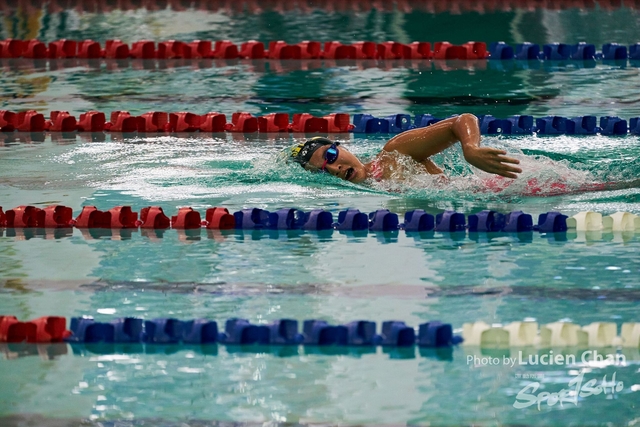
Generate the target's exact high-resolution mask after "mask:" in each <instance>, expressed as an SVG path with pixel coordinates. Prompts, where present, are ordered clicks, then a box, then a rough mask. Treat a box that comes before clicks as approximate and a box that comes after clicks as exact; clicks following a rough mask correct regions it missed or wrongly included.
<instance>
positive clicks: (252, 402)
mask: <svg viewBox="0 0 640 427" xmlns="http://www.w3.org/2000/svg"><path fill="white" fill-rule="evenodd" d="M3 13H4V15H3V18H4V20H0V22H2V31H3V32H2V33H1V35H2V36H3V37H9V36H14V37H34V36H37V37H39V38H41V39H43V40H45V41H49V40H54V39H57V38H60V37H69V38H76V39H79V38H89V37H92V38H94V39H95V40H98V41H104V40H105V39H107V38H111V37H120V38H122V39H123V40H124V41H128V42H130V41H133V40H138V39H142V38H150V39H154V40H164V39H168V38H171V37H175V38H180V39H185V40H190V39H191V38H203V39H218V38H223V37H224V38H227V37H228V38H231V39H232V40H233V41H234V42H237V43H238V42H241V41H245V40H248V39H250V38H256V39H258V40H262V41H268V40H270V39H276V38H278V39H284V40H286V41H289V42H297V41H299V40H302V39H306V38H312V39H322V40H329V39H340V40H341V41H345V42H350V41H355V40H359V39H366V40H375V41H382V40H387V39H397V40H400V41H411V40H413V39H423V40H425V39H426V40H437V39H445V38H447V39H449V40H450V41H451V42H454V43H459V42H465V41H467V40H469V39H477V40H484V41H493V40H498V39H503V40H505V41H507V42H510V43H515V42H518V41H524V40H523V38H525V39H528V40H531V41H534V42H538V43H545V42H549V41H559V42H575V41H580V40H584V41H587V42H592V43H596V44H597V43H604V42H608V41H613V40H612V39H611V38H616V39H617V40H618V41H620V42H624V43H632V42H635V41H636V39H637V38H638V34H637V31H638V30H637V29H638V28H640V26H638V25H637V22H638V20H639V18H640V16H639V14H638V12H637V11H636V10H634V9H629V8H625V7H620V8H617V9H614V10H611V11H606V10H603V9H601V8H599V7H596V8H595V9H587V10H582V11H581V10H578V9H568V10H562V11H552V10H544V9H537V10H535V11H527V10H520V9H516V10H513V11H509V12H503V11H499V12H487V13H484V14H478V13H476V12H463V13H461V14H460V15H455V14H452V13H449V12H442V13H438V14H429V13H424V12H419V11H413V12H410V13H402V12H400V11H395V12H375V11H371V12H358V13H355V12H348V13H347V12H326V11H323V10H320V9H314V8H312V9H311V11H310V12H301V11H299V10H292V11H288V12H282V13H278V12H275V11H273V10H269V9H268V8H265V10H264V11H262V12H260V13H256V14H251V13H248V12H242V13H238V12H231V11H217V12H206V11H201V10H196V9H192V10H186V11H182V12H171V11H169V10H160V11H146V10H144V9H138V10H129V11H120V10H113V11H110V12H104V13H91V12H86V11H85V12H82V13H81V12H79V11H78V9H77V8H76V9H71V8H70V9H61V10H58V11H55V12H51V11H50V10H49V9H46V8H44V9H38V8H36V9H33V10H31V11H30V12H28V13H27V12H26V11H24V10H11V9H6V10H4V11H3ZM29 17H31V19H28V18H29ZM577 18H580V19H577ZM21 23H24V25H23V24H21ZM427 24H429V25H427ZM587 24H588V25H587ZM345 25H346V26H348V28H351V29H352V32H349V34H346V35H345V34H344V28H345ZM25 28H27V29H31V30H29V31H27V30H25ZM185 28H188V30H186V31H185ZM451 28H458V29H459V31H458V32H456V33H455V34H452V33H451ZM312 30H313V31H312ZM54 62H55V61H51V62H48V61H47V62H44V63H37V62H36V61H32V60H11V61H9V60H4V62H2V63H0V66H2V67H3V73H2V77H1V79H2V85H0V103H1V108H2V109H10V110H23V109H29V108H33V109H37V110H38V111H41V112H48V111H51V110H58V109H64V110H67V111H69V112H70V113H72V114H75V115H77V114H79V113H81V112H84V111H87V110H89V109H96V110H100V111H105V112H109V111H111V110H115V109H118V110H128V111H130V112H131V113H132V114H141V113H144V112H146V111H151V110H160V111H191V112H195V113H199V114H202V113H206V112H208V111H220V112H223V113H226V114H227V115H230V114H231V113H233V112H235V111H249V112H251V113H253V114H257V115H259V114H266V113H270V112H288V113H297V112H310V113H313V114H316V115H320V114H328V113H332V112H347V113H351V114H354V113H360V112H365V113H371V114H374V115H389V114H395V113H409V114H418V113H431V114H434V115H436V116H439V117H446V116H448V115H451V114H459V113H463V112H472V113H476V114H493V115H494V116H497V117H504V116H508V115H512V114H531V115H534V116H536V117H540V116H544V115H565V116H572V115H588V114H593V115H597V116H603V115H619V116H621V117H623V118H627V119H628V118H630V117H634V116H640V101H639V100H638V97H637V93H636V92H637V91H636V87H637V79H638V70H639V68H637V67H636V66H634V64H632V63H630V62H629V63H626V62H625V63H623V64H621V63H613V64H611V63H603V62H602V61H600V62H596V63H574V62H568V63H542V62H537V61H536V62H532V63H516V62H504V63H502V62H501V63H494V62H490V61H488V62H487V63H486V64H480V63H466V62H465V63H462V62H449V63H438V62H436V61H434V62H426V61H425V63H398V64H385V63H379V62H373V61H372V62H367V63H363V62H353V63H338V64H331V63H325V62H322V61H319V62H318V63H313V64H306V65H305V64H302V63H293V62H290V61H289V62H288V61H281V62H277V61H268V62H266V63H258V62H246V61H235V62H234V61H230V62H215V61H209V62H207V61H199V62H184V61H173V62H171V61H167V62H164V63H161V62H156V61H151V62H148V63H141V62H136V61H125V62H123V63H114V62H109V61H98V62H97V63H82V62H81V61H75V62H74V61H71V62H65V63H62V62H61V63H54ZM305 67H306V69H305ZM332 137H335V138H337V139H339V140H340V141H341V142H342V143H343V144H344V146H347V147H348V148H349V149H350V150H351V151H352V152H354V153H356V154H357V155H359V156H360V157H363V158H371V157H373V156H374V155H375V154H376V153H377V152H378V151H379V150H380V148H381V147H382V146H383V145H384V143H385V142H386V141H387V139H388V138H389V135H367V136H363V135H359V136H354V135H349V134H342V135H333V136H332ZM304 138H305V136H304V135H297V134H291V135H289V134H281V135H261V134H252V135H243V134H220V135H217V134H214V135H209V134H192V135H139V136H136V137H123V136H122V135H117V134H112V135H106V136H104V137H101V136H97V135H93V136H92V135H80V134H79V135H60V134H50V135H49V134H48V135H45V136H42V135H31V134H17V133H16V134H7V135H3V136H2V138H1V139H0V206H2V207H3V208H4V209H5V210H6V209H10V208H12V207H14V206H18V205H22V204H30V205H34V206H38V207H44V206H47V205H49V204H52V203H59V204H63V205H67V206H70V207H72V208H73V209H74V216H76V215H77V214H79V212H80V210H81V207H82V206H87V205H95V206H97V207H98V208H99V209H109V208H111V207H114V206H118V205H130V206H131V207H132V208H133V209H134V210H138V211H139V210H140V209H141V208H143V207H146V206H150V205H159V206H162V207H163V209H164V211H165V212H166V213H167V215H171V214H175V212H177V209H178V208H179V207H182V206H191V207H193V208H194V209H197V210H198V211H200V212H201V214H204V211H205V210H206V209H207V208H209V207H212V206H224V207H227V208H228V209H229V210H230V211H237V210H240V209H243V208H247V207H259V208H262V209H267V210H270V211H273V210H276V209H279V208H282V207H296V208H298V209H303V210H305V211H308V210H311V209H317V208H322V209H326V210H329V211H330V212H332V213H333V214H334V217H335V216H336V215H337V214H338V212H340V211H341V210H344V209H346V208H348V207H353V208H357V209H360V210H361V211H363V212H371V211H374V210H376V209H389V210H390V211H392V212H396V213H398V214H400V215H402V214H403V213H404V212H406V211H409V210H412V209H424V210H426V211H428V212H430V213H432V214H436V213H439V212H442V211H443V210H445V209H453V210H456V211H458V212H462V213H465V214H472V213H475V212H478V211H480V210H482V209H493V210H496V211H499V212H509V211H513V210H522V211H524V212H527V213H530V214H532V215H534V217H537V215H538V214H540V213H544V212H548V211H552V210H554V211H561V212H563V213H565V214H567V215H574V214H575V213H577V212H580V211H586V210H592V211H596V212H600V213H602V214H611V213H614V212H617V211H626V212H632V213H635V214H640V188H639V187H638V185H637V177H638V175H639V173H640V148H639V147H640V146H639V144H638V143H639V139H638V136H632V135H628V136H626V137H605V136H590V137H576V136H558V137H542V136H535V135H531V136H522V137H500V136H490V137H485V138H484V139H483V143H484V144H486V145H490V146H497V147H503V148H505V149H507V150H508V151H509V152H510V153H511V154H512V155H514V156H516V157H518V158H519V159H521V162H522V168H523V170H524V172H523V174H522V177H521V179H519V180H517V181H516V182H514V183H513V184H511V185H509V186H508V187H507V188H505V189H504V190H501V191H497V192H496V191H491V190H490V189H488V188H487V185H486V180H487V179H489V178H490V177H489V176H487V175H486V174H484V173H482V172H480V171H478V170H475V169H472V168H471V167H469V166H468V165H466V163H465V162H464V159H463V157H462V154H461V151H460V149H459V148H458V147H454V148H451V149H449V150H447V151H446V152H445V153H443V154H440V155H437V156H435V157H434V161H435V162H436V163H437V164H438V165H440V166H441V167H443V168H444V169H445V171H446V173H447V175H448V176H449V181H448V182H447V183H442V182H438V181H437V180H434V179H433V177H431V176H426V175H422V174H418V175H412V176H410V177H407V179H405V180H403V181H393V182H390V183H385V184H381V183H373V182H369V183H366V184H365V185H354V184H351V183H348V182H344V181H340V180H339V179H337V178H333V177H331V176H326V175H318V174H309V173H307V172H305V171H304V170H302V169H301V168H299V167H298V166H297V165H292V164H288V163H286V162H285V161H284V159H283V154H284V153H285V151H286V148H287V147H289V146H291V145H292V144H294V143H296V142H300V141H302V140H304ZM532 180H535V183H536V186H537V188H540V191H539V192H537V193H536V195H532V194H531V184H530V182H532ZM557 182H561V183H563V184H564V185H565V186H566V188H567V191H566V192H565V193H563V194H557V191H554V187H553V184H554V183H557ZM593 183H616V189H611V190H602V191H580V188H584V187H585V186H589V184H593ZM639 237H640V235H639V234H638V233H633V232H625V233H621V232H615V233H614V232H589V233H584V232H568V233H561V234H540V233H537V232H534V233H520V234H495V235H494V234H486V233H478V234H474V233H467V234H465V233H462V234H457V233H453V234H451V233H421V234H415V233H414V234H412V233H405V232H404V231H399V232H387V233H374V232H368V233H345V232H338V231H332V232H331V231H329V232H321V233H318V232H301V231H299V232H284V231H242V230H233V231H224V232H214V231H210V230H197V231H194V232H192V231H189V232H184V231H178V230H167V231H165V232H151V233H149V232H144V231H133V232H131V233H120V232H117V231H113V232H111V233H108V234H104V233H103V234H99V233H96V232H95V231H94V232H93V233H92V232H88V231H84V232H81V231H80V230H78V229H73V230H68V231H59V232H58V233H57V234H56V233H53V232H51V231H47V232H44V231H29V230H26V231H23V230H12V229H6V230H2V231H1V232H0V293H2V296H1V297H0V313H1V314H6V315H15V316H17V317H18V318H19V319H30V318H35V317H39V316H44V315H51V314H54V315H59V316H66V317H68V318H69V317H74V316H82V315H90V316H93V317H94V318H95V319H96V320H100V321H109V320H111V319H114V318H117V317H123V316H135V317H141V318H145V319H153V318H156V317H175V318H178V319H190V318H209V319H213V320H217V321H218V322H224V320H226V319H228V318H232V317H241V318H246V319H249V320H250V321H251V322H254V323H268V322H270V321H272V320H276V319H280V318H293V319H297V320H299V321H302V320H304V319H311V318H317V319H324V320H327V321H329V322H331V323H346V322H349V321H352V320H357V319H367V320H372V321H375V322H377V323H378V324H380V323H381V322H382V321H385V320H402V321H405V322H406V323H407V324H408V325H411V326H417V325H418V324H420V323H424V322H426V321H429V320H434V319H438V320H441V321H443V322H448V323H451V324H452V325H453V327H454V328H455V329H456V330H458V329H460V328H461V327H462V324H463V323H465V322H474V321H478V320H482V321H484V322H487V323H490V324H491V323H503V324H504V323H509V322H512V321H519V320H523V319H525V318H534V319H535V320H536V321H537V322H538V323H540V324H545V323H550V322H554V321H558V320H561V319H564V320H570V321H572V322H574V323H577V324H580V325H586V324H589V323H591V322H595V321H609V322H615V323H616V324H617V325H618V326H620V325H621V324H622V323H624V322H632V321H638V317H637V304H638V301H640V286H639V284H638V279H637V277H638V273H639V272H640V257H638V251H639V249H640V239H639ZM378 327H379V326H378ZM520 350H522V349H516V348H512V349H506V350H487V349H479V348H473V347H456V348H454V349H450V350H442V351H435V350H431V349H418V348H415V349H410V350H408V351H402V350H397V349H396V350H389V349H386V348H385V349H384V350H383V349H382V348H377V349H360V348H346V349H341V350H335V349H330V350H326V349H321V348H313V347H308V346H307V347H304V348H303V347H299V348H298V347H293V348H278V347H276V348H273V347H271V348H269V347H234V346H222V345H220V346H179V347H175V346H146V347H141V346H140V347H136V346H129V347H126V346H111V347H110V346H104V345H103V346H89V345H87V346H83V345H73V346H72V345H67V344H57V345H39V346H35V345H13V344H12V345H8V344H4V345H3V344H0V351H2V352H3V354H4V358H2V359H0V379H1V381H2V384H3V385H4V386H3V387H0V424H3V425H22V423H32V424H35V425H77V424H79V423H81V422H82V423H85V424H87V425H136V426H137V425H167V426H174V425H175V426H177V425H183V424H187V425H213V424H216V425H217V424H226V423H230V422H233V423H241V424H256V425H257V424H260V425H263V424H264V423H271V424H342V425H357V424H358V425H359V424H369V425H371V424H376V425H409V424H410V425H447V426H453V425H468V424H474V425H540V426H542V425H567V424H572V425H633V424H634V423H637V422H638V420H639V419H640V413H639V411H638V408H637V406H638V403H637V402H638V396H637V393H638V391H640V365H639V361H640V354H639V353H638V350H634V349H624V351H620V352H619V354H622V355H624V357H625V361H624V362H622V363H607V362H597V361H596V362H594V361H582V360H580V354H581V353H582V350H580V349H564V350H563V349H554V350H555V351H556V353H563V354H574V355H577V356H578V357H577V359H578V360H577V362H576V363H575V364H570V365H552V366H549V365H535V366H531V365H526V366H525V365H516V366H509V365H508V364H505V363H502V362H501V363H499V364H497V365H492V364H484V363H482V362H481V361H480V362H479V361H478V360H482V358H483V357H484V358H486V357H492V358H493V357H497V358H498V359H499V360H500V361H504V360H505V359H504V357H517V356H518V354H519V353H518V352H519V351H520ZM524 351H525V353H526V352H536V350H532V349H524ZM545 351H546V350H540V354H542V353H543V352H545ZM598 351H599V352H601V353H616V351H617V350H616V349H615V348H610V349H598ZM474 356H475V357H477V358H478V359H474ZM580 374H581V375H583V376H584V382H586V381H588V380H591V379H595V380H597V381H598V382H599V383H600V382H601V381H602V379H603V377H604V376H606V380H605V381H606V382H607V383H608V382H611V381H612V377H613V375H614V374H615V375H616V381H621V382H622V383H623V386H622V388H621V390H619V391H617V392H615V393H602V394H599V395H594V396H588V397H583V398H581V399H580V400H579V401H578V402H577V403H575V404H574V403H566V402H565V403H564V405H560V404H559V403H558V404H555V405H553V406H551V405H549V404H548V403H546V402H544V403H542V404H541V405H540V409H538V407H537V405H532V406H528V407H526V408H523V409H517V408H515V407H514V406H513V405H514V402H516V397H517V395H518V393H519V392H520V391H521V390H522V389H523V388H524V387H525V386H527V385H528V384H530V383H531V382H532V381H537V382H539V383H540V385H541V388H540V390H538V392H540V391H548V392H559V391H560V390H561V389H563V388H564V389H567V388H569V387H570V381H571V380H572V379H575V378H576V377H577V376H578V375H580Z"/></svg>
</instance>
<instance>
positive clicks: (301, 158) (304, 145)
mask: <svg viewBox="0 0 640 427" xmlns="http://www.w3.org/2000/svg"><path fill="white" fill-rule="evenodd" d="M331 144H333V141H331V140H330V139H328V138H324V137H322V136H316V137H314V138H311V139H310V140H308V141H307V142H301V143H300V144H297V145H294V146H293V147H291V159H292V160H293V161H294V162H296V163H300V165H302V167H304V168H306V166H307V164H309V161H310V160H311V157H312V156H313V154H314V153H315V152H316V151H317V150H318V149H319V148H321V147H323V146H325V145H329V146H330V145H331ZM336 145H340V143H339V142H337V143H336Z"/></svg>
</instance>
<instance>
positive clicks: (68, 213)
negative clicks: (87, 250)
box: [42, 205, 75, 228]
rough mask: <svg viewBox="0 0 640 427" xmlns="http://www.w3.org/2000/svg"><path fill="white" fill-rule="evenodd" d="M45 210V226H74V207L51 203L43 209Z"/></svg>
mask: <svg viewBox="0 0 640 427" xmlns="http://www.w3.org/2000/svg"><path fill="white" fill-rule="evenodd" d="M42 211H43V212H44V224H43V226H44V227H45V228H57V227H70V226H73V224H74V223H75V221H74V220H73V209H71V208H69V207H67V206H61V205H51V206H47V207H46V208H44V209H43V210H42Z"/></svg>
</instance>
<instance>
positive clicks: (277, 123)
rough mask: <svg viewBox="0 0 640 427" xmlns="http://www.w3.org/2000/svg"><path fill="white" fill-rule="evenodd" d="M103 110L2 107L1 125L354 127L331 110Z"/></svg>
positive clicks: (150, 129) (55, 128)
mask: <svg viewBox="0 0 640 427" xmlns="http://www.w3.org/2000/svg"><path fill="white" fill-rule="evenodd" d="M105 120H106V119H105V114H104V113H102V112H100V111H88V112H86V113H82V114H80V117H79V119H78V120H77V121H76V118H75V117H74V116H72V115H71V114H69V112H68V111H52V112H51V114H50V120H45V119H44V115H42V114H40V113H38V112H36V111H33V110H29V111H26V112H21V113H17V114H16V113H14V112H12V111H6V110H2V111H0V129H1V130H2V131H3V132H13V131H15V130H19V131H28V132H42V131H50V132H75V131H78V132H102V131H107V132H122V133H134V132H140V133H158V132H170V133H172V132H209V133H214V132H225V131H227V132H242V133H254V132H261V133H269V132H307V133H313V132H329V133H344V132H349V131H350V130H352V129H353V128H354V126H353V125H352V124H350V121H351V116H350V115H349V114H346V113H332V114H328V115H326V116H324V117H314V116H313V115H311V114H308V113H300V114H294V115H293V121H292V122H291V123H290V122H289V114H287V113H271V114H266V115H264V116H261V117H255V116H254V115H253V114H251V113H248V112H246V111H240V112H236V113H233V115H232V116H231V123H227V117H226V115H225V114H222V113H218V112H210V113H207V114H204V115H198V114H194V113H189V112H186V111H183V112H177V113H167V112H164V111H149V112H147V113H144V114H142V115H140V116H132V115H131V113H129V112H128V111H120V110H116V111H112V112H111V114H110V120H109V121H108V122H107V121H105Z"/></svg>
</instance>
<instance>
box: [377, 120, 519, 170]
mask: <svg viewBox="0 0 640 427" xmlns="http://www.w3.org/2000/svg"><path fill="white" fill-rule="evenodd" d="M458 141H460V145H461V146H462V152H463V154H464V158H465V159H466V160H467V162H469V163H470V164H471V165H473V166H475V167H477V168H479V169H482V170H483V171H485V172H489V173H495V174H497V175H501V176H504V177H506V178H517V174H518V173H520V172H522V170H521V169H520V168H518V167H515V166H511V164H514V165H517V164H518V163H520V162H519V161H518V160H517V159H513V158H511V157H506V156H505V154H506V151H504V150H499V149H496V148H491V147H481V146H480V128H479V127H478V119H477V118H476V117H475V116H474V115H472V114H462V115H460V116H457V117H452V118H449V119H445V120H442V121H440V122H438V123H435V124H433V125H431V126H428V127H426V128H418V129H412V130H410V131H406V132H403V133H401V134H399V135H398V136H396V137H394V138H392V139H391V140H390V141H389V142H387V143H386V144H385V146H384V147H383V150H384V151H389V152H391V151H398V152H399V153H401V154H406V155H408V156H411V157H412V158H413V159H414V160H416V161H417V162H420V163H423V162H424V161H425V160H428V159H429V157H431V156H433V155H434V154H437V153H440V152H441V151H444V150H445V149H447V148H449V147H450V146H452V145H453V144H455V143H456V142H458ZM434 166H435V165H434Z"/></svg>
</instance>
